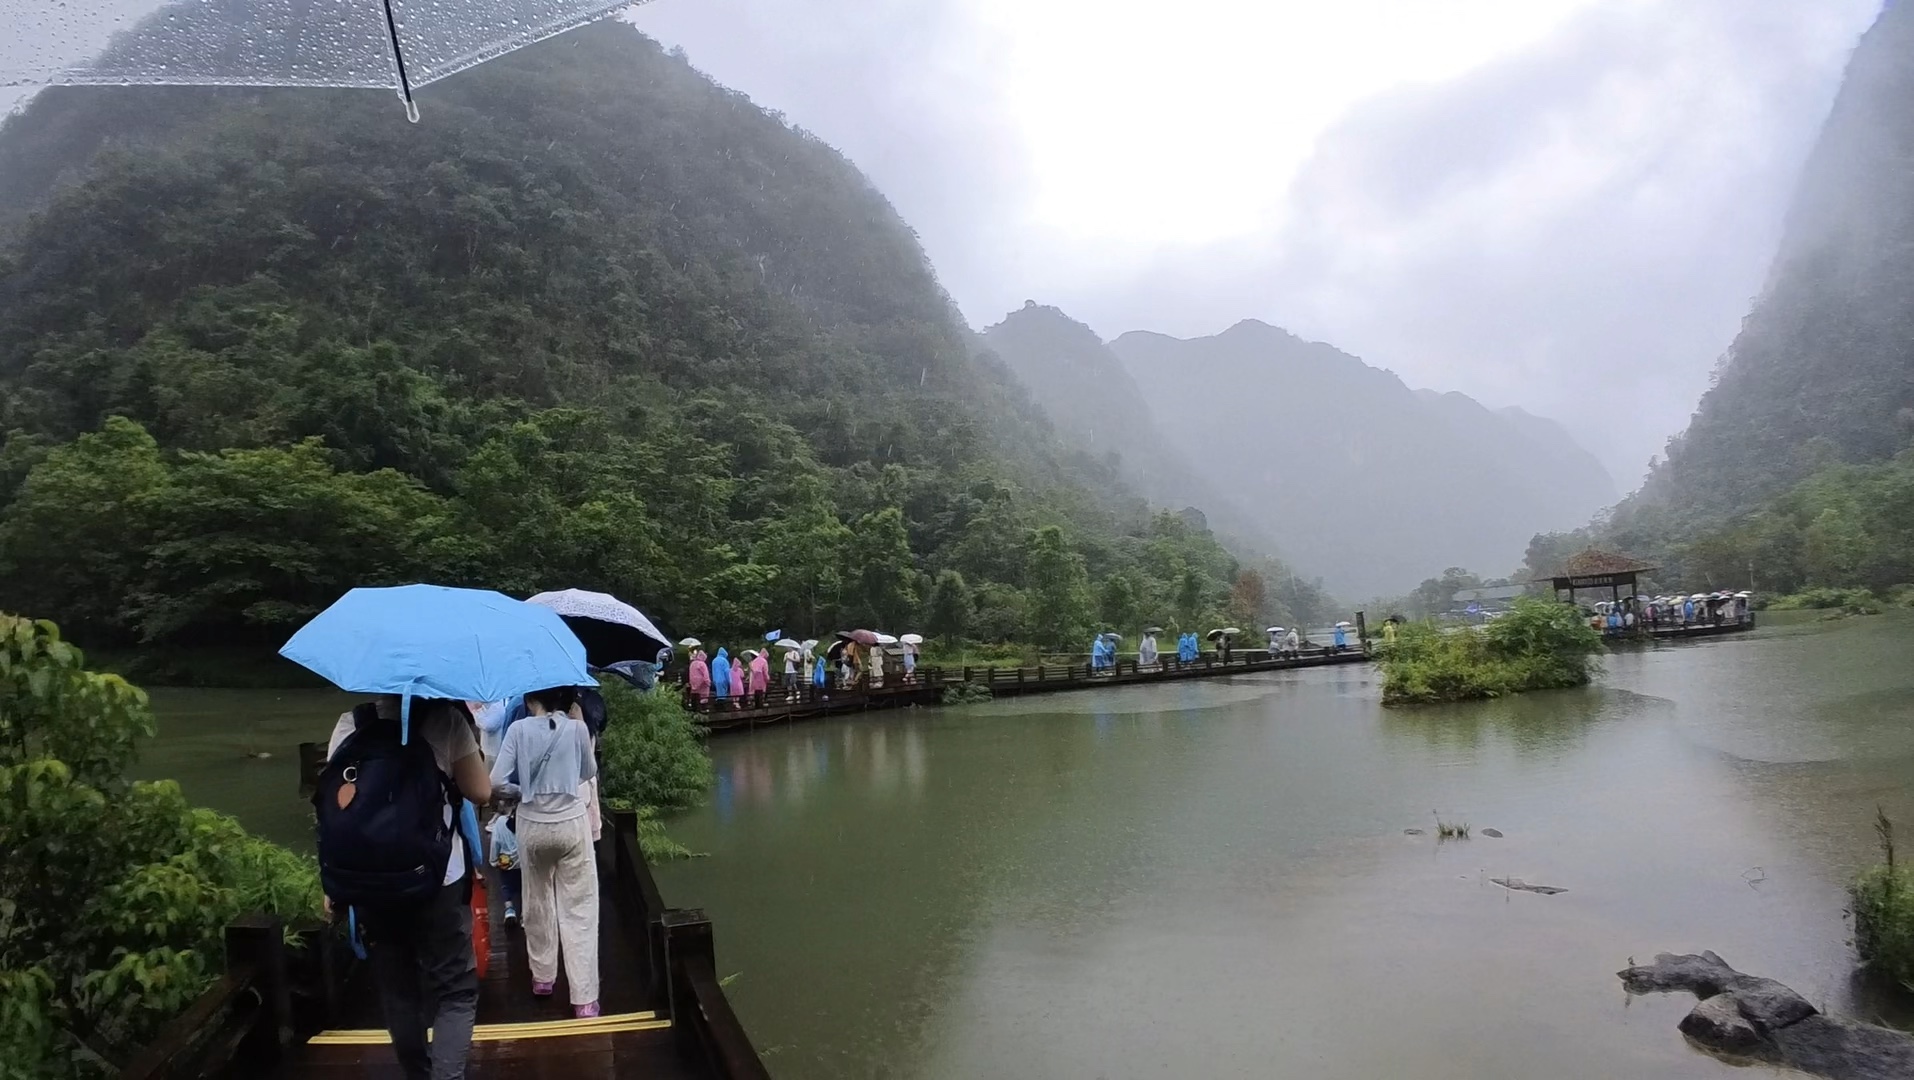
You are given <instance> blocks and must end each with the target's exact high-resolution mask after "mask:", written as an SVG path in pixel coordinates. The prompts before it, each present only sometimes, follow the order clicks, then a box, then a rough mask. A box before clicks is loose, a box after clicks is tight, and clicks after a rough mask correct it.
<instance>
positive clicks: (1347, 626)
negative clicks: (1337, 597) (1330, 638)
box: [1336, 622, 1355, 630]
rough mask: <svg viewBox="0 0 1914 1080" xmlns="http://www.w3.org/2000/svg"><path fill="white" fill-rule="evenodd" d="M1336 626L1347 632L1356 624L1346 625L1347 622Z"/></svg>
mask: <svg viewBox="0 0 1914 1080" xmlns="http://www.w3.org/2000/svg"><path fill="white" fill-rule="evenodd" d="M1336 625H1337V626H1340V627H1342V628H1343V629H1344V630H1347V629H1349V628H1350V627H1352V626H1354V625H1355V624H1354V623H1346V622H1339V623H1337V624H1336Z"/></svg>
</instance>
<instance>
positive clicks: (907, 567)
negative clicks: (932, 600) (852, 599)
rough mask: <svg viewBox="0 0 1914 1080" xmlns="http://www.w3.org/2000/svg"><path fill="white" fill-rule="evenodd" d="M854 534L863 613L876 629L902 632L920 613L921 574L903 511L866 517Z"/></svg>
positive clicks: (854, 561) (853, 557) (853, 558)
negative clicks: (913, 617)
mask: <svg viewBox="0 0 1914 1080" xmlns="http://www.w3.org/2000/svg"><path fill="white" fill-rule="evenodd" d="M851 533H852V535H851V562H852V564H853V565H854V566H856V567H857V588H858V597H857V598H858V602H859V604H860V605H861V606H862V610H863V613H864V614H865V615H866V616H867V617H868V618H869V620H870V622H871V623H872V625H875V626H879V627H890V628H893V629H901V628H902V627H903V626H904V624H905V623H906V622H908V621H909V620H910V618H911V616H912V615H914V614H915V613H916V611H917V570H916V568H915V567H914V566H913V565H912V560H911V552H910V537H909V536H908V535H907V534H906V533H905V531H904V512H903V510H901V509H899V508H898V507H895V506H891V507H886V508H885V509H883V510H879V511H878V512H877V513H875V514H866V515H864V516H863V517H861V518H859V519H858V521H857V524H856V526H854V527H853V528H852V530H851Z"/></svg>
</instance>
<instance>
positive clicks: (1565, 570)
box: [1535, 548, 1658, 604]
mask: <svg viewBox="0 0 1914 1080" xmlns="http://www.w3.org/2000/svg"><path fill="white" fill-rule="evenodd" d="M1657 569H1658V567H1654V566H1650V565H1649V564H1647V563H1645V562H1642V561H1640V560H1639V559H1631V558H1629V557H1628V556H1626V555H1617V554H1615V553H1614V552H1612V551H1597V550H1596V549H1594V548H1587V549H1585V550H1583V551H1578V552H1576V553H1575V554H1573V555H1570V556H1569V557H1568V558H1567V559H1566V560H1564V561H1563V563H1562V566H1561V569H1559V570H1557V571H1556V572H1555V573H1553V574H1551V575H1549V576H1548V577H1539V578H1536V579H1535V580H1536V581H1537V582H1543V581H1546V582H1548V583H1550V584H1551V585H1553V586H1554V587H1555V598H1556V599H1557V600H1566V601H1567V602H1569V603H1571V604H1572V603H1574V602H1575V594H1576V592H1577V591H1579V590H1582V589H1607V590H1608V595H1609V599H1610V600H1612V601H1614V602H1616V603H1620V602H1621V599H1622V587H1623V586H1627V588H1628V595H1629V596H1635V595H1637V594H1636V591H1635V578H1636V576H1637V575H1639V574H1648V573H1653V572H1654V571H1655V570H1657ZM1563 593H1567V594H1568V595H1567V596H1563V595H1562V594H1563Z"/></svg>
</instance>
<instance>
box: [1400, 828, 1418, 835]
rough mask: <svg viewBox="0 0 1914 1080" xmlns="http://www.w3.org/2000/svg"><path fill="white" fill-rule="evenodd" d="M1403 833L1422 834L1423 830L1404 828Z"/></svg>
mask: <svg viewBox="0 0 1914 1080" xmlns="http://www.w3.org/2000/svg"><path fill="white" fill-rule="evenodd" d="M1402 835H1404V836H1421V835H1422V830H1421V829H1404V830H1402Z"/></svg>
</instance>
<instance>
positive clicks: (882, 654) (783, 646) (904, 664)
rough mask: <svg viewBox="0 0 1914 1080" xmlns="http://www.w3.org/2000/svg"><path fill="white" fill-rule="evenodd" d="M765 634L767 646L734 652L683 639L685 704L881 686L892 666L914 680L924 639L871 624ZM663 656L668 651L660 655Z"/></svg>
mask: <svg viewBox="0 0 1914 1080" xmlns="http://www.w3.org/2000/svg"><path fill="white" fill-rule="evenodd" d="M764 638H765V640H766V641H767V642H770V644H769V645H767V647H765V648H756V647H752V648H747V649H742V650H740V651H739V652H738V653H737V655H735V656H733V655H732V653H731V651H730V649H729V648H727V647H725V646H718V648H717V650H716V653H715V654H713V653H708V652H707V651H706V650H705V645H704V643H703V642H702V641H699V640H698V639H697V638H685V639H683V640H682V641H680V642H679V643H678V644H679V645H680V646H681V647H683V648H686V649H689V650H690V653H689V657H688V659H687V661H686V665H685V670H684V673H683V683H684V697H685V704H686V705H687V706H689V707H690V708H692V709H695V710H697V711H699V712H711V711H714V710H723V709H761V708H764V707H765V706H766V705H770V704H783V703H789V702H791V701H795V700H798V699H799V698H800V697H802V696H803V695H804V693H805V689H806V688H807V687H808V688H810V689H811V690H812V691H813V692H823V691H826V690H829V689H831V688H836V689H840V690H854V689H865V688H869V687H880V686H883V685H884V684H885V678H886V673H887V672H893V671H894V672H896V673H897V677H898V678H900V679H902V680H903V681H904V682H906V683H911V682H915V681H916V679H917V661H918V658H919V657H920V656H921V655H922V649H923V644H924V638H923V636H922V635H921V634H905V635H903V636H902V637H893V636H891V635H890V634H883V633H878V632H876V631H872V630H849V631H845V632H843V633H841V634H839V635H838V636H837V637H836V638H835V639H834V640H832V641H831V642H829V643H828V644H826V643H824V642H820V641H818V640H817V639H815V638H811V639H807V640H804V641H798V640H795V639H793V638H787V637H784V636H783V632H782V631H777V630H773V631H771V632H770V633H768V634H765V635H764ZM773 650H775V651H776V658H775V670H776V671H777V675H778V677H777V679H776V680H775V681H773V678H772V672H773V670H774V660H773V656H772V652H773ZM659 662H660V663H661V664H664V663H666V662H667V657H665V656H662V655H661V656H660V657H659Z"/></svg>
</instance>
